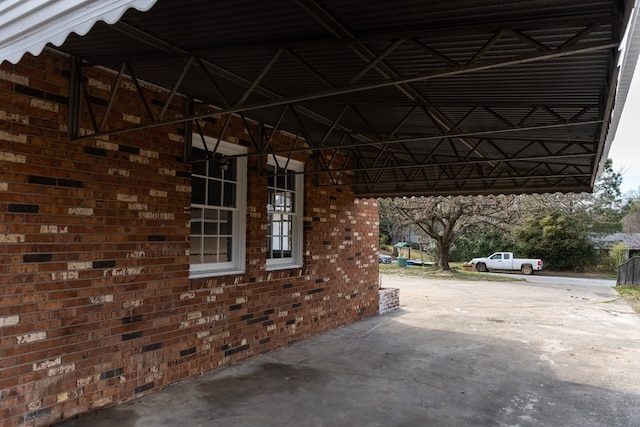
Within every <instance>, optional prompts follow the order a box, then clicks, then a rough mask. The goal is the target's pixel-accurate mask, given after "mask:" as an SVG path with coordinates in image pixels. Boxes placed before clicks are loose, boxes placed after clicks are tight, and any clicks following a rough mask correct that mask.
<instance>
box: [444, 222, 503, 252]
mask: <svg viewBox="0 0 640 427" xmlns="http://www.w3.org/2000/svg"><path fill="white" fill-rule="evenodd" d="M512 236H513V235H512V234H511V233H508V232H505V229H504V227H496V226H494V225H492V224H483V223H480V224H476V225H474V226H473V227H469V228H467V229H466V230H464V232H463V233H461V234H460V235H459V236H458V237H457V238H456V240H455V241H454V243H453V245H451V250H450V252H449V255H450V256H449V259H450V260H451V261H469V260H470V259H472V258H475V257H478V256H488V255H489V254H492V253H494V252H500V251H510V250H512V249H513V248H514V244H515V240H514V239H513V237H512Z"/></svg>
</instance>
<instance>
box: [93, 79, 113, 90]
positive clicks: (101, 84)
mask: <svg viewBox="0 0 640 427" xmlns="http://www.w3.org/2000/svg"><path fill="white" fill-rule="evenodd" d="M87 85H88V86H89V87H93V88H96V89H100V90H106V91H107V92H111V85H110V84H108V83H105V82H103V81H101V80H96V79H92V78H89V79H88V80H87Z"/></svg>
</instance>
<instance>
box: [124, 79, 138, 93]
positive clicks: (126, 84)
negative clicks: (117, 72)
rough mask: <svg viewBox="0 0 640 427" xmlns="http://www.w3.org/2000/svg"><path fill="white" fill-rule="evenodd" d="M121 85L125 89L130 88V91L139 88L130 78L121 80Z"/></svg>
mask: <svg viewBox="0 0 640 427" xmlns="http://www.w3.org/2000/svg"><path fill="white" fill-rule="evenodd" d="M120 86H122V88H123V89H126V90H130V91H133V92H136V91H137V90H138V88H137V87H136V85H135V84H134V83H133V82H130V81H128V80H123V81H122V82H121V84H120Z"/></svg>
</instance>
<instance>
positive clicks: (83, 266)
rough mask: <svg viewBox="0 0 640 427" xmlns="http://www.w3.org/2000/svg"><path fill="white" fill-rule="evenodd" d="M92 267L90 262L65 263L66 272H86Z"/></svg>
mask: <svg viewBox="0 0 640 427" xmlns="http://www.w3.org/2000/svg"><path fill="white" fill-rule="evenodd" d="M92 267H93V263H92V262H91V261H74V262H68V263H67V270H88V269H90V268H92Z"/></svg>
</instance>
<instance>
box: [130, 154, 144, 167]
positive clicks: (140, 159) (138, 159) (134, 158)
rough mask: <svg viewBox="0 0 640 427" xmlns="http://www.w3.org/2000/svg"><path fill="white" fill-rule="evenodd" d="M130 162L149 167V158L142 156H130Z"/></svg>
mask: <svg viewBox="0 0 640 427" xmlns="http://www.w3.org/2000/svg"><path fill="white" fill-rule="evenodd" d="M129 161H131V162H133V163H140V164H142V165H148V164H149V158H148V157H142V156H138V155H136V154H132V155H130V156H129Z"/></svg>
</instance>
